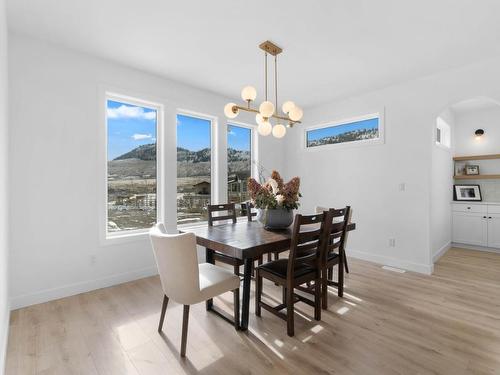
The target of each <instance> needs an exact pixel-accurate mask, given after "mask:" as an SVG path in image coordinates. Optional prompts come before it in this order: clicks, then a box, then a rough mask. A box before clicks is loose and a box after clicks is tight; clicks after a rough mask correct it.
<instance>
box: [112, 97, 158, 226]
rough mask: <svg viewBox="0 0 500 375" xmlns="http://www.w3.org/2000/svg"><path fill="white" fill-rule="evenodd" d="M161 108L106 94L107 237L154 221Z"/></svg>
mask: <svg viewBox="0 0 500 375" xmlns="http://www.w3.org/2000/svg"><path fill="white" fill-rule="evenodd" d="M160 108H161V107H160V106H157V105H152V104H151V105H149V104H145V103H144V102H142V101H136V100H129V99H124V98H122V97H119V96H112V95H108V96H107V98H106V127H107V236H113V235H117V234H123V233H126V232H134V231H142V230H145V229H149V228H150V227H151V226H152V225H153V224H154V223H155V222H156V221H157V212H158V211H157V199H156V192H157V190H158V187H157V178H156V177H157V173H156V172H157V162H156V155H157V141H156V135H157V129H158V118H159V112H160V111H161V110H160Z"/></svg>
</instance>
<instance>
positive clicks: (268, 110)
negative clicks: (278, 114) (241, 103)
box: [259, 102, 274, 118]
mask: <svg viewBox="0 0 500 375" xmlns="http://www.w3.org/2000/svg"><path fill="white" fill-rule="evenodd" d="M259 112H260V114H261V115H262V116H263V117H267V118H269V117H271V116H272V115H273V113H274V104H273V103H271V102H262V103H261V104H260V106H259Z"/></svg>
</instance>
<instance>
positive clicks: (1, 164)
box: [0, 0, 9, 374]
mask: <svg viewBox="0 0 500 375" xmlns="http://www.w3.org/2000/svg"><path fill="white" fill-rule="evenodd" d="M7 124H8V122H7V20H6V15H5V1H4V0H0V374H3V372H4V368H5V353H6V350H7V336H8V329H9V299H8V275H7V272H8V271H7V265H8V253H7V252H8V227H7V223H8V209H9V205H8V202H9V201H8V198H7V190H8V186H7V180H8V179H7V177H8V176H7V168H8V164H7V159H8V143H7V139H8V131H7Z"/></svg>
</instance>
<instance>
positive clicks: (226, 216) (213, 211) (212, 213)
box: [207, 203, 243, 275]
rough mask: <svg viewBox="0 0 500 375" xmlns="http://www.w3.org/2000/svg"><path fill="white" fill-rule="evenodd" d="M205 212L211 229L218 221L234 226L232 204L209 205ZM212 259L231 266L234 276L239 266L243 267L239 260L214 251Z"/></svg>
mask: <svg viewBox="0 0 500 375" xmlns="http://www.w3.org/2000/svg"><path fill="white" fill-rule="evenodd" d="M207 211H208V225H209V226H211V227H212V226H213V225H214V223H215V222H219V221H224V222H226V223H227V222H232V223H233V224H236V207H235V205H234V203H226V204H209V205H208V206H207ZM221 213H222V215H221ZM212 257H213V260H214V261H216V262H221V263H225V264H229V265H231V266H233V270H234V274H235V275H239V274H240V266H242V265H243V261H242V260H241V259H236V258H233V257H230V256H227V255H225V254H221V253H218V252H216V251H214V252H213V255H212Z"/></svg>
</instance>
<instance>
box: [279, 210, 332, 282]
mask: <svg viewBox="0 0 500 375" xmlns="http://www.w3.org/2000/svg"><path fill="white" fill-rule="evenodd" d="M328 215H329V212H324V213H319V214H315V215H301V214H297V215H295V220H294V223H293V233H292V242H291V246H290V254H289V256H288V270H287V277H288V278H293V277H294V276H293V271H294V269H295V265H296V264H297V263H307V264H310V265H312V266H314V267H318V268H319V267H320V262H321V258H322V253H323V248H324V246H323V241H324V238H325V234H324V233H325V223H326V222H327V220H326V218H327V216H328Z"/></svg>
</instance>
